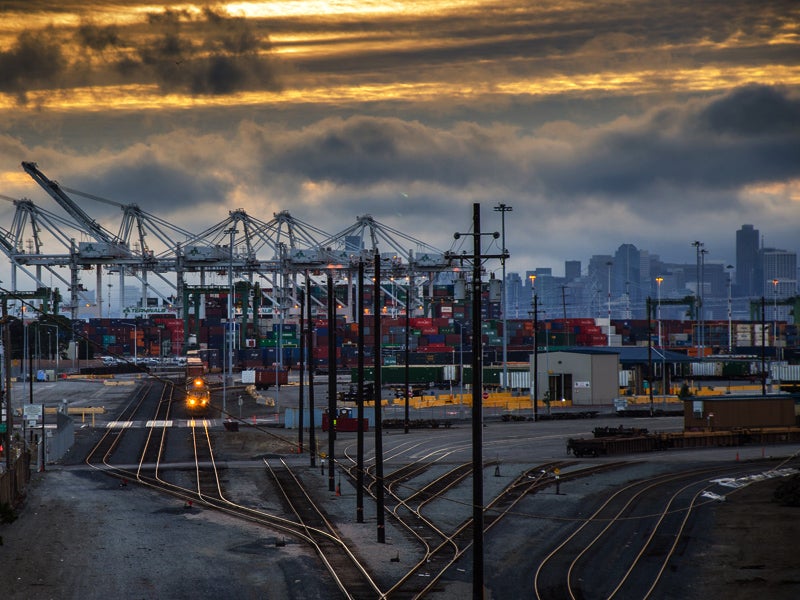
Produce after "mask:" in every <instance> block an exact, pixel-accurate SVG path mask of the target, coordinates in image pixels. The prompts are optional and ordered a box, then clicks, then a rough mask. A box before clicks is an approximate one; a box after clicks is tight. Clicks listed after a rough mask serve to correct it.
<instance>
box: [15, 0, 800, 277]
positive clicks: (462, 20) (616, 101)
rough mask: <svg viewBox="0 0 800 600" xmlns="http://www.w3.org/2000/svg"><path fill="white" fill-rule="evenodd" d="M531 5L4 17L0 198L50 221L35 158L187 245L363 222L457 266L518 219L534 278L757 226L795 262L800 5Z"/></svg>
mask: <svg viewBox="0 0 800 600" xmlns="http://www.w3.org/2000/svg"><path fill="white" fill-rule="evenodd" d="M530 4H533V3H530V2H525V1H522V0H519V1H513V0H512V1H511V2H508V1H504V2H494V1H488V0H475V1H472V2H455V1H451V2H448V1H439V2H437V1H433V0H423V1H422V2H413V3H411V2H398V1H395V2H391V1H390V2H380V3H377V2H371V1H369V2H355V1H353V2H338V3H331V4H320V3H315V2H303V1H295V2H288V1H286V2H281V1H276V2H239V3H227V4H226V3H213V4H212V3H201V2H194V3H183V4H179V5H178V4H171V3H162V4H159V3H157V2H155V3H154V2H148V3H142V4H138V3H135V2H94V3H92V2H88V3H87V2H80V3H79V2H74V1H70V0H68V1H65V2H55V1H52V2H48V1H41V2H38V1H34V2H22V1H16V2H14V1H12V2H5V3H3V6H2V8H0V14H2V16H3V19H2V24H0V111H2V116H3V128H2V130H0V148H1V149H2V152H0V158H1V159H2V163H0V184H1V185H0V194H2V195H3V196H5V197H10V198H29V199H31V200H33V202H34V203H35V204H36V205H37V206H41V207H43V208H45V209H47V210H52V211H54V212H56V211H57V210H58V207H55V205H54V202H53V201H52V200H51V199H50V198H49V197H48V196H47V194H46V193H45V192H44V191H43V190H42V189H40V188H39V187H38V186H37V185H36V184H35V182H34V181H33V180H32V179H31V178H30V177H29V176H28V175H27V174H26V173H25V172H24V171H23V170H22V168H21V167H20V163H21V162H22V161H32V162H36V163H37V164H38V166H39V168H40V169H41V170H42V171H43V172H44V173H45V174H46V175H47V176H48V177H50V178H51V179H54V180H57V181H58V182H59V183H60V184H61V185H62V186H64V187H68V188H71V189H75V190H81V191H83V192H86V193H88V194H91V195H95V196H98V197H101V198H108V199H111V200H113V201H115V202H118V203H121V204H128V203H135V204H138V205H139V206H140V207H141V208H142V209H143V210H145V211H147V212H149V213H152V214H154V215H156V216H158V217H159V218H161V219H164V220H166V221H169V222H171V223H174V224H175V225H176V226H179V227H180V228H182V229H185V230H189V231H193V232H200V231H203V230H205V229H207V228H209V227H211V226H212V225H214V224H216V223H218V222H220V221H223V220H224V219H225V218H227V217H228V214H229V212H230V211H233V210H238V209H243V210H245V211H246V212H247V213H248V214H249V215H252V216H254V217H256V218H258V219H261V220H264V221H268V220H269V219H270V218H271V217H272V215H273V214H274V213H278V212H281V211H288V212H289V213H290V214H291V215H292V216H293V217H295V218H297V219H299V220H301V221H304V222H307V223H310V224H312V225H314V226H316V227H319V228H320V229H322V230H324V231H326V232H328V233H330V234H335V233H337V232H340V231H342V230H344V229H345V228H347V227H349V226H350V225H352V224H353V223H355V221H356V218H357V217H359V216H363V215H366V214H369V215H372V216H373V217H374V218H375V220H377V221H378V222H380V223H383V224H386V225H387V226H389V227H391V228H393V229H396V230H398V231H402V232H403V233H405V234H407V235H409V236H412V237H413V238H416V239H419V240H422V241H424V242H426V243H428V244H430V245H431V246H434V247H436V248H440V249H442V250H447V249H450V248H451V247H452V244H453V233H454V232H455V231H466V230H467V229H468V228H469V226H470V221H471V215H472V204H473V203H476V202H477V203H480V204H481V209H482V228H483V230H484V231H492V230H499V228H500V218H499V214H498V213H497V212H495V211H493V208H494V207H495V206H496V205H498V204H500V203H503V204H506V205H508V206H510V207H513V212H511V213H507V215H506V217H507V218H506V246H507V248H508V250H509V252H510V254H511V258H510V260H509V261H508V264H507V269H508V270H509V271H517V272H520V273H524V271H526V270H531V269H534V268H537V267H552V268H553V272H554V274H559V273H561V272H563V271H562V269H563V265H564V261H566V260H579V261H581V263H582V265H583V268H584V269H585V268H586V266H587V264H588V260H589V258H590V257H591V256H592V255H594V254H613V252H614V251H615V250H616V248H617V247H618V246H619V245H620V244H622V243H631V244H634V245H636V246H637V247H638V248H640V249H644V250H648V251H649V252H651V253H652V254H658V255H659V256H660V257H661V259H662V260H663V261H665V262H684V263H690V262H692V261H693V260H694V252H695V250H694V248H693V247H692V245H691V243H692V242H693V241H694V240H701V241H703V243H704V244H705V247H706V248H707V249H708V250H709V254H708V257H707V260H708V261H711V262H725V263H732V261H734V260H735V251H734V245H735V232H736V230H737V229H739V228H740V227H741V226H742V224H745V223H749V224H753V225H754V226H755V228H756V229H758V230H760V232H761V234H762V235H763V236H764V244H765V245H766V246H769V247H777V248H782V249H785V250H789V251H794V252H797V251H798V250H800V247H799V246H800V244H798V242H797V241H796V239H797V235H796V232H797V230H798V225H800V216H799V215H798V211H797V202H798V201H800V184H799V182H800V177H799V175H800V160H799V159H800V94H798V83H799V82H800V60H798V59H799V58H800V52H798V45H800V39H799V37H798V36H800V5H798V4H797V3H796V2H789V1H772V2H759V3H752V2H746V1H738V2H736V1H734V2H730V1H728V2H722V1H711V2H704V3H694V2H688V1H685V2H673V3H669V5H665V4H664V3H663V2H657V1H655V0H652V1H637V2H633V1H630V2H629V1H622V0H620V1H615V2H599V3H597V2H586V1H582V0H577V1H573V2H540V3H535V6H531V5H530ZM73 198H75V199H76V200H77V201H79V203H80V205H81V207H82V208H83V209H84V210H85V211H86V212H88V213H89V214H90V215H91V216H92V217H93V218H95V219H96V220H98V221H99V222H100V223H102V224H103V225H104V226H106V227H107V228H108V229H109V230H111V231H116V230H117V228H118V227H119V223H120V212H119V209H118V208H115V207H112V206H108V205H107V204H104V203H99V202H93V201H91V200H87V199H85V198H79V197H77V196H73ZM0 214H2V215H3V217H4V219H3V221H4V223H5V224H6V225H4V229H9V225H8V224H10V223H11V221H12V219H13V216H14V206H13V204H12V203H10V202H4V203H0ZM6 270H7V266H6Z"/></svg>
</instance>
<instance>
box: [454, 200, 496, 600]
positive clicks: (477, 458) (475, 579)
mask: <svg viewBox="0 0 800 600" xmlns="http://www.w3.org/2000/svg"><path fill="white" fill-rule="evenodd" d="M462 235H471V236H472V240H473V250H472V255H471V256H470V255H466V256H464V257H463V258H466V259H467V260H471V261H472V339H473V345H475V342H474V340H480V339H481V305H482V297H481V292H482V290H481V265H482V261H483V260H484V259H487V258H503V259H505V258H507V257H508V256H507V253H506V252H505V249H504V250H503V253H502V254H500V255H487V254H482V253H481V235H482V234H481V209H480V204H478V203H475V204H473V205H472V232H470V233H458V232H457V233H455V234H454V235H453V237H454V238H455V239H459V238H460V237H461V236H462ZM486 235H491V236H492V237H494V238H495V239H497V238H498V237H500V234H499V233H497V232H495V233H493V234H486ZM451 258H453V257H452V256H451ZM482 370H483V352H482V351H481V350H480V348H475V347H473V349H472V597H473V600H482V598H483V589H484V573H483V569H484V557H483V522H484V520H483V373H482Z"/></svg>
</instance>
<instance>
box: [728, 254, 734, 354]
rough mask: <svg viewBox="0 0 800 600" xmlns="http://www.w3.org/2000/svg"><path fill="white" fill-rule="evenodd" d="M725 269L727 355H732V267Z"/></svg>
mask: <svg viewBox="0 0 800 600" xmlns="http://www.w3.org/2000/svg"><path fill="white" fill-rule="evenodd" d="M726 269H728V354H733V294H732V293H731V291H732V287H733V285H732V279H731V269H733V265H728V266H727V267H726Z"/></svg>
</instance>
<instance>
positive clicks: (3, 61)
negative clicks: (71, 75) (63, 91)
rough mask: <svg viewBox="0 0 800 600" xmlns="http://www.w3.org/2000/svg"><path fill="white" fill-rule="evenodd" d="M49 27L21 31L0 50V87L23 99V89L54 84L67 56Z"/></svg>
mask: <svg viewBox="0 0 800 600" xmlns="http://www.w3.org/2000/svg"><path fill="white" fill-rule="evenodd" d="M55 38H56V36H55V32H54V30H53V29H52V28H48V29H45V30H43V31H35V32H34V31H25V32H23V33H21V34H20V35H19V37H18V38H17V40H16V43H15V44H14V46H13V47H12V48H10V49H9V50H7V51H5V52H0V91H3V92H7V93H11V94H15V95H16V97H17V100H18V102H20V103H21V104H24V103H25V102H27V93H28V92H29V91H31V90H33V89H37V88H51V87H54V86H56V84H57V82H58V80H59V76H60V75H61V72H62V70H63V69H64V67H65V66H66V64H67V60H66V58H65V57H64V54H63V53H62V50H61V47H60V45H59V44H58V42H57V41H55Z"/></svg>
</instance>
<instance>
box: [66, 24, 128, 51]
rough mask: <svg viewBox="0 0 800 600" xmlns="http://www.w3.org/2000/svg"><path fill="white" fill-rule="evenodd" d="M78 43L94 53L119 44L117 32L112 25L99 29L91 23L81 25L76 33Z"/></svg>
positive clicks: (99, 27)
mask: <svg viewBox="0 0 800 600" xmlns="http://www.w3.org/2000/svg"><path fill="white" fill-rule="evenodd" d="M76 35H77V38H78V43H79V44H80V45H82V46H85V47H86V48H89V49H91V50H94V51H95V52H102V51H103V50H105V49H106V48H113V47H115V46H118V45H119V43H120V42H121V38H120V36H119V32H118V31H117V28H116V27H115V26H114V25H109V26H106V27H101V26H98V25H94V24H92V23H83V24H82V25H81V26H80V27H78V31H77V34H76Z"/></svg>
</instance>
